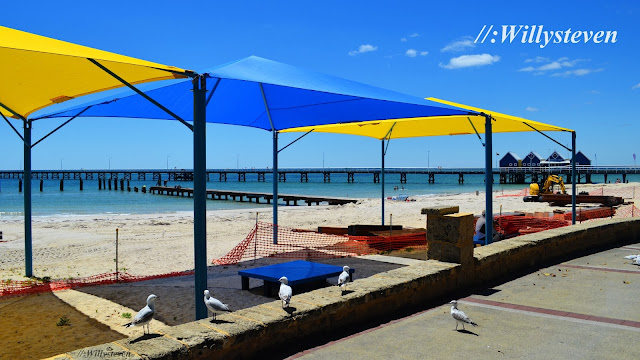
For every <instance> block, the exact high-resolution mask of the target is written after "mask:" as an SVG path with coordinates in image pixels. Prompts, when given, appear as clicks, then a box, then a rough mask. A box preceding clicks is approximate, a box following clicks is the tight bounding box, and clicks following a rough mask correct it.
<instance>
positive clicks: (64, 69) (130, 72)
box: [0, 26, 189, 118]
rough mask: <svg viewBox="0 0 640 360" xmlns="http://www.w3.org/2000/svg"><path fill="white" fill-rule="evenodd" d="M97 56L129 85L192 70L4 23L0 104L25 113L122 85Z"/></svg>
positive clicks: (0, 41)
mask: <svg viewBox="0 0 640 360" xmlns="http://www.w3.org/2000/svg"><path fill="white" fill-rule="evenodd" d="M88 59H94V60H96V61H98V62H99V63H100V64H102V65H103V66H105V67H107V68H108V69H109V70H111V71H112V72H114V73H115V74H117V75H118V76H120V77H121V78H123V79H124V80H126V81H127V82H129V83H131V84H140V83H145V82H150V81H156V80H166V79H176V78H184V77H186V74H187V73H189V71H187V70H184V69H180V68H177V67H173V66H167V65H162V64H157V63H153V62H149V61H145V60H140V59H136V58H132V57H128V56H123V55H119V54H114V53H110V52H107V51H102V50H97V49H93V48H90V47H86V46H81V45H76V44H72V43H68V42H64V41H60V40H55V39H51V38H47V37H44V36H39V35H35V34H30V33H27V32H23V31H19V30H14V29H10V28H7V27H3V26H0V84H2V86H1V87H0V103H1V104H3V105H4V106H6V107H8V108H10V109H11V110H13V111H14V112H16V113H17V114H18V115H19V116H17V115H16V114H14V113H13V112H11V111H9V110H8V109H6V108H5V107H3V106H1V105H0V112H2V114H3V115H5V116H9V117H13V118H18V117H20V116H22V117H24V118H26V117H28V116H29V114H31V113H33V112H34V111H37V110H39V109H42V108H44V107H46V106H49V105H52V104H56V103H60V102H64V101H66V100H70V99H73V98H76V97H79V96H83V95H88V94H92V93H96V92H100V91H104V90H109V89H114V88H118V87H121V86H124V85H123V84H122V83H121V82H119V81H118V80H116V79H115V78H113V77H112V76H110V75H109V74H107V73H106V72H104V71H103V70H101V69H100V68H98V67H97V66H96V65H95V64H93V63H92V62H90V61H89V60H88Z"/></svg>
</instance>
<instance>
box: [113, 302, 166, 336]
mask: <svg viewBox="0 0 640 360" xmlns="http://www.w3.org/2000/svg"><path fill="white" fill-rule="evenodd" d="M157 298H158V297H157V296H155V295H153V294H151V295H149V297H148V298H147V306H145V307H143V308H142V310H140V311H138V314H136V316H135V317H134V318H133V321H132V322H130V323H128V324H124V325H122V326H124V327H127V328H130V327H133V326H142V331H143V332H144V326H145V325H147V332H149V333H151V332H150V330H149V322H151V319H153V315H155V313H156V299H157ZM145 334H146V333H145Z"/></svg>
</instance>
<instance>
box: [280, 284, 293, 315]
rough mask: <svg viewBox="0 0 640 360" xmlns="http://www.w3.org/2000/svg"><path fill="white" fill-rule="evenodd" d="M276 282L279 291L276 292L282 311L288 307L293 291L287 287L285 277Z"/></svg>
mask: <svg viewBox="0 0 640 360" xmlns="http://www.w3.org/2000/svg"><path fill="white" fill-rule="evenodd" d="M278 281H280V291H278V296H280V300H282V308H283V309H284V308H285V307H289V303H290V302H291V297H292V296H293V290H292V289H291V286H289V285H288V283H289V279H287V278H286V277H284V276H283V277H281V278H280V279H278ZM285 305H286V306H285Z"/></svg>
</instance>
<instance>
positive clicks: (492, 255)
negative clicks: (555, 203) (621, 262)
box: [54, 219, 640, 359]
mask: <svg viewBox="0 0 640 360" xmlns="http://www.w3.org/2000/svg"><path fill="white" fill-rule="evenodd" d="M639 237H640V219H623V220H604V221H599V222H591V223H585V224H580V225H574V226H569V227H564V228H559V229H554V230H548V231H544V232H540V233H536V234H530V235H525V236H520V237H518V238H514V239H510V240H504V241H500V242H496V243H494V244H491V245H489V246H484V247H481V248H476V249H475V251H474V261H473V263H472V264H469V265H467V266H465V269H463V268H462V265H460V264H453V263H445V262H439V261H434V260H428V261H425V262H424V263H420V264H415V265H410V266H406V267H403V268H399V269H395V270H391V271H388V272H385V273H381V274H378V275H374V276H372V277H369V278H365V279H357V280H355V282H354V283H353V284H351V285H350V286H349V289H350V290H352V292H350V293H349V294H346V295H344V296H340V295H339V290H338V289H336V288H335V287H327V288H322V289H318V290H315V291H311V292H308V293H303V294H299V295H295V296H294V297H293V299H292V301H291V305H292V306H293V307H295V311H293V312H292V313H291V314H289V313H288V312H285V311H284V310H283V309H282V308H281V305H280V302H279V301H274V302H271V303H267V304H263V305H259V306H255V307H252V308H248V309H243V310H239V311H236V312H234V313H231V314H225V315H222V316H218V319H219V320H223V321H220V322H219V323H211V322H210V321H209V320H208V319H206V320H201V321H195V322H191V323H187V324H183V325H179V326H174V327H171V328H169V329H166V330H165V332H163V333H162V334H152V335H148V336H147V337H145V338H143V339H138V338H129V339H124V340H120V341H117V342H113V343H109V344H103V345H98V346H94V347H90V348H85V349H80V350H76V351H73V352H70V353H69V354H68V355H69V356H71V357H72V358H73V359H98V358H105V357H109V358H112V359H135V358H149V359H235V358H248V357H251V356H252V355H254V356H257V355H255V354H258V353H259V352H260V351H264V350H265V349H268V348H269V347H271V346H274V345H278V344H282V343H286V342H296V340H299V339H301V338H303V337H307V336H312V335H314V334H318V333H326V332H330V331H332V330H333V329H337V328H339V327H342V326H346V325H350V324H355V323H359V322H362V321H364V320H367V319H370V318H373V317H376V316H380V315H385V314H392V313H393V312H395V311H397V310H398V309H400V308H402V307H406V306H411V305H417V304H421V303H424V302H426V301H429V300H433V299H435V298H437V297H439V296H443V295H446V294H448V293H452V292H453V291H454V290H456V289H457V288H458V286H459V284H481V283H483V282H486V281H490V280H494V279H497V278H500V277H502V276H505V275H509V274H511V273H513V272H515V271H520V270H524V269H529V268H533V267H536V266H540V265H542V264H544V263H546V262H550V261H553V260H557V259H560V258H562V257H565V256H569V255H572V254H578V253H579V252H581V251H586V250H596V249H599V248H601V247H612V246H619V245H621V244H628V243H636V242H640V239H639ZM470 267H471V269H470ZM68 355H67V354H62V355H60V356H58V357H54V358H59V359H68Z"/></svg>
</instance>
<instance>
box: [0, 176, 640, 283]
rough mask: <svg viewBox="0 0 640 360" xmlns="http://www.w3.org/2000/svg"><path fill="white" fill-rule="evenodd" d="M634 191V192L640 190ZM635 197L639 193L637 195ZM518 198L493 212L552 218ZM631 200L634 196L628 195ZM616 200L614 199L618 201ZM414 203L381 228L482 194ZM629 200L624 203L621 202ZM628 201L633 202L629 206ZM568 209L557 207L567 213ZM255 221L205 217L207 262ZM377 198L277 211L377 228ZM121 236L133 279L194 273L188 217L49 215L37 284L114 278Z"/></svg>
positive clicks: (16, 245)
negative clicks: (92, 277)
mask: <svg viewBox="0 0 640 360" xmlns="http://www.w3.org/2000/svg"><path fill="white" fill-rule="evenodd" d="M638 185H639V184H638V183H629V184H607V185H602V184H598V185H585V184H579V185H578V191H579V192H580V191H594V190H600V189H603V188H604V189H605V194H608V193H609V192H612V193H616V192H617V193H621V194H629V195H627V196H625V197H628V196H634V195H635V191H632V189H633V188H635V187H636V186H638ZM639 189H640V188H639ZM638 192H639V195H638V196H640V190H639V191H638ZM516 193H517V191H511V192H504V193H503V192H502V191H496V192H494V213H496V214H499V213H500V212H502V213H508V212H513V211H524V212H551V211H553V210H554V209H559V208H557V207H550V206H549V205H548V204H547V203H535V202H523V201H522V197H521V196H506V197H501V195H514V194H516ZM631 194H633V195H631ZM618 196H619V195H618ZM412 199H415V200H416V201H409V202H404V201H392V200H387V201H386V202H385V210H386V211H385V213H386V223H387V224H388V223H389V216H390V215H391V214H392V215H393V224H397V225H403V226H404V227H410V228H421V227H422V228H423V227H424V226H425V217H424V215H421V214H420V210H421V209H422V208H424V207H428V206H438V205H456V206H459V207H460V212H468V213H473V214H474V215H479V214H480V213H481V211H482V210H483V209H484V207H485V196H484V193H482V192H480V193H478V194H477V195H476V193H461V194H453V195H437V196H416V197H412ZM627 199H628V198H627ZM628 200H631V199H628ZM570 208H571V207H570V206H566V207H564V208H560V209H562V210H563V211H570ZM258 211H259V213H258V219H259V221H262V222H269V223H270V222H272V213H271V211H270V209H264V208H262V209H254V210H250V209H245V210H219V211H210V212H208V213H207V258H208V259H209V261H211V260H213V259H216V258H220V257H222V256H223V255H225V254H226V253H227V252H228V251H229V250H230V249H232V248H233V247H234V246H235V245H236V244H238V243H239V242H240V241H242V240H243V239H244V238H245V237H246V235H247V234H248V233H249V232H250V231H251V229H252V228H253V227H254V224H255V222H256V212H258ZM380 216H381V210H380V199H361V200H360V201H359V202H358V203H357V204H347V205H342V206H311V207H307V206H298V207H294V206H290V207H286V206H282V207H280V208H279V212H278V217H279V223H280V225H284V226H289V227H293V228H300V229H317V227H318V226H348V225H352V224H379V223H380ZM116 229H119V267H120V270H121V271H126V272H128V273H131V274H134V275H153V274H161V273H168V272H174V271H183V270H189V269H193V215H192V213H190V212H183V213H173V214H166V213H165V214H144V215H131V214H129V215H82V216H80V215H78V216H47V217H34V219H33V265H34V266H33V268H34V275H35V276H37V277H45V276H49V277H51V278H52V279H61V278H69V277H84V276H90V275H95V274H101V273H106V272H112V271H115V261H114V259H115V239H116ZM0 231H2V232H3V241H4V242H0V248H1V249H2V254H3V256H2V258H1V259H0V280H7V279H13V280H19V279H23V277H22V274H23V273H24V225H23V221H22V219H19V218H18V219H13V220H0Z"/></svg>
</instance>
